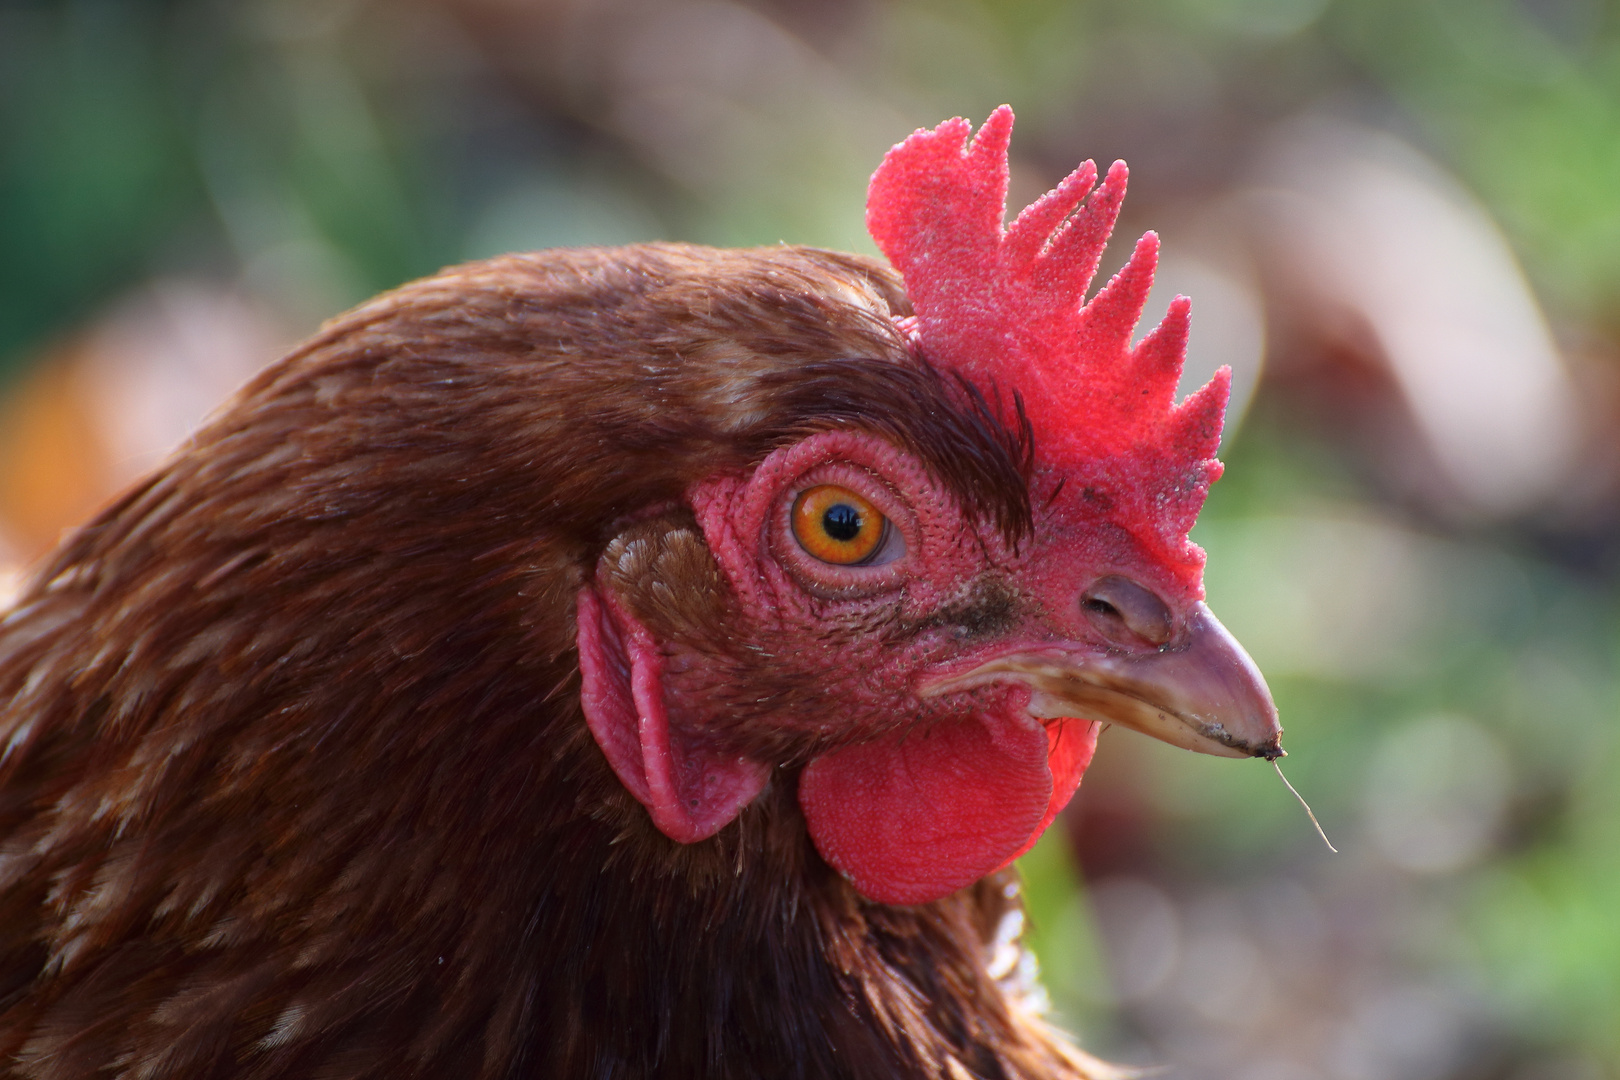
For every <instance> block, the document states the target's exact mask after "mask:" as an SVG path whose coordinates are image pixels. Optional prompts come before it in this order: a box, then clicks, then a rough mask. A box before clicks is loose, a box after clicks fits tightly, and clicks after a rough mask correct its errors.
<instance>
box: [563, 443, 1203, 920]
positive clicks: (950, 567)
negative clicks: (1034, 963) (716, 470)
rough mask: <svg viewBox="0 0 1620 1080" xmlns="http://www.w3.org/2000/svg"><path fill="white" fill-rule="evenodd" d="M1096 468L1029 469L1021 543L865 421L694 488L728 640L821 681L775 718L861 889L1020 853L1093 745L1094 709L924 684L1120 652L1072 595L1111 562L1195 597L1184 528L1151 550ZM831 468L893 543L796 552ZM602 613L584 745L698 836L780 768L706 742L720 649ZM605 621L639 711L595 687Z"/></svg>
mask: <svg viewBox="0 0 1620 1080" xmlns="http://www.w3.org/2000/svg"><path fill="white" fill-rule="evenodd" d="M1101 480H1102V477H1101V475H1100V471H1099V476H1097V477H1094V478H1093V481H1094V482H1092V483H1090V484H1084V483H1078V484H1077V483H1074V482H1072V481H1068V480H1066V481H1065V482H1064V483H1063V484H1062V485H1061V487H1060V486H1059V484H1058V481H1057V478H1055V477H1050V476H1039V475H1038V476H1037V478H1036V481H1035V486H1034V489H1033V490H1034V491H1036V492H1037V493H1041V496H1042V497H1041V498H1038V499H1037V500H1036V506H1037V511H1036V519H1035V529H1034V533H1033V535H1032V536H1030V537H1027V538H1025V539H1024V540H1023V541H1022V542H1021V543H1020V544H1018V545H1017V547H1016V548H1015V547H1014V546H1013V545H1011V544H1010V543H1009V542H1008V540H1007V538H1006V537H1005V536H1004V535H1003V533H1002V532H1001V531H1000V530H999V529H997V528H996V527H994V526H992V525H990V524H989V523H986V522H983V521H978V520H975V519H972V518H970V517H967V516H965V515H964V514H963V512H962V511H961V509H960V508H959V506H958V504H957V502H956V500H955V499H954V498H953V497H952V496H951V495H950V494H949V493H948V492H947V491H946V490H945V489H944V487H943V486H942V485H940V484H939V483H937V482H936V481H935V480H934V479H933V478H932V477H930V476H929V475H928V474H927V473H926V472H925V471H924V469H923V468H922V466H921V465H920V464H919V463H918V462H917V461H916V460H915V459H914V458H913V457H911V456H910V455H909V454H907V453H905V452H903V451H901V450H899V449H896V448H895V447H894V446H892V445H890V444H889V443H887V442H885V441H883V440H881V439H879V438H877V437H874V436H871V435H867V434H864V433H859V432H853V431H842V432H831V433H825V434H820V435H815V436H812V437H810V438H807V439H805V440H803V441H802V442H800V443H797V444H795V445H793V446H789V447H786V448H783V449H781V450H778V451H776V452H774V453H772V454H771V455H770V456H769V457H767V458H766V459H765V460H764V461H763V462H762V463H761V464H760V466H759V467H758V468H757V469H756V470H755V471H754V472H753V473H752V474H751V475H749V476H718V477H713V478H711V479H709V480H706V481H704V482H702V483H699V484H697V485H695V486H694V488H693V489H692V490H691V491H690V492H689V502H690V506H691V508H692V510H693V512H694V514H695V516H696V518H697V521H698V524H699V526H700V528H701V529H702V532H703V535H704V539H705V540H706V542H707V544H708V547H709V550H710V551H711V552H712V554H713V557H714V559H715V561H716V563H717V564H718V566H719V569H720V572H721V574H722V576H723V578H724V579H725V582H726V584H727V585H728V586H729V588H730V590H731V591H732V592H733V594H734V595H735V597H736V600H737V603H736V605H735V610H736V611H737V612H738V613H739V618H740V620H741V623H740V625H736V626H734V627H732V628H730V631H729V633H730V635H731V636H732V637H733V639H734V642H736V643H737V646H738V647H740V651H742V652H744V653H747V654H749V655H756V656H759V655H763V656H770V657H772V658H774V662H775V664H776V673H777V675H778V677H786V678H789V679H791V678H792V677H794V676H802V677H804V678H807V679H814V680H818V681H819V682H820V683H821V684H822V686H823V693H822V694H821V695H820V696H819V698H818V699H817V700H818V702H820V704H819V705H811V706H809V707H806V708H805V709H803V711H801V712H799V713H797V714H795V713H792V712H789V713H785V714H780V713H779V714H776V715H774V716H773V719H772V722H773V723H775V724H776V725H779V726H780V728H781V729H782V730H783V731H784V732H792V733H796V734H798V735H800V736H802V737H804V744H805V745H810V746H813V747H815V748H816V749H815V750H814V751H812V753H811V755H810V758H809V761H808V763H807V764H806V767H805V769H804V771H803V773H802V776H801V779H800V803H801V805H802V807H803V809H804V812H805V816H806V820H807V823H808V826H809V830H810V835H811V838H812V840H813V841H814V842H815V844H816V846H817V849H818V850H819V851H820V852H821V854H822V855H823V857H825V858H826V859H827V860H828V862H830V863H831V864H832V865H833V866H834V867H836V868H837V869H838V870H840V871H841V872H842V873H844V874H845V876H847V877H848V878H849V879H850V880H851V881H852V882H853V883H854V884H855V886H856V887H857V888H858V889H859V890H860V891H861V892H862V893H863V894H864V895H866V896H868V897H870V898H872V899H875V900H879V901H883V902H888V903H919V902H923V901H926V900H930V899H934V898H937V897H939V896H942V895H944V894H946V893H949V892H951V891H954V890H955V889H957V888H960V887H962V886H964V885H967V884H969V883H971V882H973V881H975V880H977V879H978V878H980V877H982V876H984V875H985V874H986V873H989V872H991V871H993V870H995V869H996V868H998V867H1000V866H1002V865H1004V864H1006V863H1007V862H1008V861H1010V860H1011V859H1013V858H1016V857H1017V856H1018V855H1019V854H1021V853H1022V852H1024V851H1025V850H1027V849H1028V848H1029V846H1030V845H1032V844H1033V843H1034V841H1035V839H1036V838H1037V837H1038V836H1039V835H1040V833H1041V831H1042V830H1044V829H1045V827H1046V826H1047V825H1048V824H1049V823H1050V822H1051V820H1052V819H1053V817H1054V816H1055V815H1056V814H1057V812H1058V811H1059V810H1060V809H1061V808H1062V807H1063V805H1064V804H1065V803H1067V801H1068V800H1069V798H1070V797H1071V796H1072V795H1073V793H1074V790H1075V787H1076V786H1077V785H1078V784H1079V781H1080V776H1081V773H1082V772H1083V771H1084V769H1085V767H1086V765H1087V763H1089V761H1090V759H1091V754H1092V751H1093V749H1094V747H1095V743H1096V736H1097V728H1098V725H1097V724H1096V723H1095V722H1093V721H1091V720H1088V719H1086V718H1083V717H1082V718H1075V719H1071V720H1059V721H1042V720H1038V719H1036V718H1034V717H1032V716H1030V715H1029V713H1028V711H1027V706H1028V703H1029V698H1030V691H1029V690H1028V689H1027V688H1025V687H1023V686H1020V685H1017V684H1016V683H1009V684H1005V685H992V686H989V687H981V688H979V689H977V690H974V691H971V692H959V693H951V694H946V695H943V696H934V697H929V696H924V692H925V691H926V690H927V688H928V687H929V686H930V685H931V684H935V683H938V682H940V681H942V680H943V679H945V678H948V677H950V676H952V675H956V674H960V673H961V672H964V671H967V670H970V669H972V668H974V667H977V666H978V665H980V664H983V663H984V662H985V661H987V660H990V659H993V658H995V657H998V656H1005V655H1009V654H1013V653H1029V652H1032V651H1038V650H1054V651H1057V652H1060V653H1062V654H1063V655H1065V656H1068V657H1071V658H1072V657H1074V656H1075V655H1077V654H1083V653H1085V652H1087V651H1095V652H1098V653H1101V652H1108V651H1113V652H1116V653H1117V652H1118V651H1119V649H1120V646H1119V644H1118V643H1117V642H1112V643H1111V642H1109V641H1107V640H1106V639H1104V638H1103V637H1102V636H1101V635H1100V634H1099V633H1098V632H1097V631H1096V629H1095V628H1094V627H1093V626H1092V625H1091V623H1090V622H1088V621H1087V619H1086V618H1085V616H1084V613H1083V611H1082V608H1081V606H1080V597H1081V595H1082V593H1083V592H1084V590H1085V589H1086V588H1087V586H1089V585H1090V584H1091V583H1092V582H1094V581H1096V580H1097V579H1098V578H1101V577H1104V576H1107V575H1110V574H1118V575H1124V576H1127V577H1130V578H1131V579H1133V580H1135V581H1137V582H1139V583H1141V584H1143V585H1145V586H1146V587H1148V588H1150V589H1152V590H1154V591H1155V592H1157V593H1158V594H1159V595H1160V596H1161V597H1163V598H1165V599H1166V601H1167V602H1168V603H1170V605H1171V607H1172V611H1173V612H1180V611H1182V610H1184V609H1185V608H1187V607H1189V606H1190V605H1191V604H1193V603H1195V602H1197V601H1198V600H1199V599H1201V598H1202V591H1201V588H1200V587H1199V584H1198V576H1199V569H1200V567H1201V565H1202V552H1200V551H1199V550H1198V549H1197V548H1196V547H1195V546H1193V545H1191V544H1187V543H1184V544H1183V546H1182V548H1181V550H1179V551H1177V552H1175V553H1174V554H1176V555H1177V556H1179V558H1177V559H1175V560H1174V561H1167V560H1166V559H1165V558H1164V555H1165V554H1166V553H1164V552H1161V551H1159V550H1157V549H1158V548H1159V547H1162V544H1161V543H1160V542H1159V539H1158V538H1157V537H1151V536H1150V537H1139V536H1136V535H1133V534H1132V532H1131V531H1130V530H1129V529H1128V528H1126V527H1125V526H1124V525H1122V524H1120V523H1119V522H1118V521H1117V520H1115V519H1114V518H1113V517H1112V516H1111V515H1110V512H1109V508H1110V507H1111V506H1114V505H1117V503H1115V502H1114V501H1113V497H1112V496H1110V495H1109V494H1108V492H1107V491H1106V490H1105V489H1103V488H1102V487H1101V486H1100V482H1101ZM828 483H832V484H838V485H841V486H843V487H846V488H849V489H851V490H853V491H855V492H857V493H858V494H860V495H861V496H863V497H864V498H866V499H867V500H869V501H870V502H871V503H872V504H873V506H875V507H877V508H878V509H879V510H880V511H881V512H882V513H883V514H884V515H885V516H886V517H887V518H888V519H889V521H890V523H891V528H892V529H894V530H895V532H896V533H897V534H898V541H899V542H900V544H902V545H903V550H900V551H899V553H898V555H897V556H896V557H894V558H892V559H891V560H889V561H885V562H880V563H878V564H876V565H865V566H834V565H831V564H828V563H824V562H821V561H820V560H818V559H816V558H814V557H813V556H811V555H809V554H808V553H807V552H805V551H804V550H803V548H802V547H801V546H800V545H799V544H798V542H797V541H796V540H795V539H794V538H793V536H792V533H791V530H790V527H789V512H790V510H791V508H792V505H793V502H794V499H795V498H796V497H797V495H798V494H799V493H800V492H802V491H804V490H806V489H807V488H810V487H814V486H816V485H818V484H828ZM586 591H587V593H592V590H586ZM986 598H989V599H988V600H986ZM975 605H977V606H975ZM987 605H988V608H987ZM607 606H608V607H610V608H611V607H612V606H613V605H612V602H611V601H609V603H608V605H607ZM953 612H955V613H956V614H955V615H954V616H953ZM603 614H604V611H603V605H602V603H601V601H600V600H598V599H597V598H596V597H595V596H594V595H591V596H590V597H588V598H587V599H586V600H585V601H584V603H583V605H582V611H581V625H582V630H581V665H582V669H583V670H584V672H585V694H586V700H587V710H586V711H587V716H588V717H589V718H590V719H591V721H592V730H593V731H594V732H595V733H596V736H597V741H598V742H599V743H600V744H601V745H602V746H603V749H604V750H605V751H606V752H607V755H608V758H609V760H610V761H611V762H612V764H613V765H614V768H615V769H616V770H617V771H618V772H619V774H620V777H621V779H623V780H624V782H625V784H626V786H627V787H628V788H629V789H630V791H631V792H632V793H633V794H635V795H636V796H637V798H639V799H641V800H642V801H643V802H644V803H646V804H647V805H648V807H649V809H650V811H651V812H652V815H653V818H654V821H655V822H656V823H657V824H658V825H659V827H660V828H662V829H663V830H664V831H665V832H666V833H668V834H669V835H671V836H672V837H674V838H675V839H677V840H682V841H685V842H692V841H696V840H700V839H703V838H705V837H706V836H709V835H712V834H713V833H714V832H716V831H718V830H719V829H720V828H722V827H723V826H724V825H725V824H727V823H728V822H729V821H730V820H731V819H732V818H733V817H734V816H735V814H736V813H737V812H740V810H741V808H742V806H744V805H746V803H747V802H748V801H750V800H751V799H752V798H753V797H754V795H756V794H757V793H758V791H759V790H760V788H761V787H763V785H764V783H765V781H766V779H767V778H768V776H769V774H770V770H771V769H772V768H773V767H774V766H775V765H777V764H779V762H776V761H769V760H762V759H759V758H755V757H749V756H745V755H735V754H730V755H728V754H724V753H717V752H711V751H710V750H708V749H706V748H709V747H712V746H714V744H715V743H716V741H717V739H718V733H720V732H723V731H725V730H726V729H727V728H728V727H729V726H730V723H731V718H730V717H728V716H727V715H726V710H725V709H724V707H723V706H718V705H717V701H716V694H715V693H714V688H715V686H717V685H724V684H725V682H726V681H727V679H728V678H730V677H731V673H730V668H729V666H728V665H727V663H726V662H725V661H724V660H723V659H721V660H716V661H712V662H711V660H710V659H709V657H710V654H706V653H702V652H691V653H683V655H682V656H681V658H680V660H679V661H678V662H676V663H665V662H664V661H663V660H662V659H660V658H659V656H658V655H657V654H658V645H657V643H653V642H650V641H649V640H647V639H646V637H645V630H644V628H641V627H640V626H639V624H638V623H637V622H636V620H635V619H634V617H633V616H631V615H630V614H629V613H628V612H625V611H623V610H622V609H615V610H612V611H611V612H610V615H611V618H609V619H607V620H603V618H602V617H603ZM604 621H605V622H606V623H608V624H610V625H611V626H612V627H613V629H611V630H609V631H607V634H608V635H610V636H611V635H613V634H617V635H618V637H619V638H620V639H621V641H629V640H631V639H636V638H638V637H640V638H641V641H640V644H639V645H636V644H631V645H630V646H629V647H628V653H627V654H626V659H628V661H629V667H630V669H631V672H632V674H631V677H630V680H629V682H630V684H631V689H632V694H631V699H632V700H631V702H630V703H629V704H633V705H635V706H638V708H636V709H635V710H634V711H635V712H636V713H637V714H638V716H637V717H636V719H635V720H634V721H633V722H632V717H631V715H630V712H631V710H630V709H628V708H626V706H625V704H620V705H619V706H617V708H618V711H617V712H613V711H612V710H613V706H612V699H613V698H614V695H613V694H612V693H610V692H606V691H604V690H603V689H602V686H603V684H605V683H607V682H610V681H611V679H608V678H606V677H604V676H603V675H602V674H601V672H602V670H603V669H605V668H607V667H608V666H610V665H609V664H608V662H607V661H606V660H605V659H604V658H603V657H602V656H601V649H602V645H601V640H602V638H603V631H602V630H601V629H600V624H601V623H602V622H604ZM638 650H640V655H639V657H638V656H637V655H636V653H637V651H638ZM736 651H738V648H737V647H734V648H733V649H730V650H727V652H728V653H734V652H736ZM621 663H622V662H621ZM784 667H791V668H793V669H794V670H792V671H787V670H783V668H784ZM660 689H661V694H659V693H658V690H660ZM623 697H624V695H623V693H622V691H621V692H620V693H619V694H618V698H619V700H620V701H621V702H622V701H623ZM660 711H662V716H659V715H658V714H659V713H660ZM664 725H667V729H668V730H667V733H666V732H664V731H662V730H660V728H661V727H662V726H664ZM632 727H634V729H635V730H637V731H639V732H640V735H641V737H640V738H639V740H638V739H635V738H631V737H629V735H628V734H627V733H628V732H629V731H630V730H631V729H632ZM661 755H669V756H670V757H669V759H667V760H666V759H665V758H664V757H662V756H661ZM649 762H652V763H653V764H652V765H651V766H650V767H649V764H648V763H649ZM672 770H673V771H676V772H679V771H681V770H686V771H688V772H690V773H693V774H694V775H693V778H692V781H691V783H690V784H688V785H687V786H686V787H684V788H683V787H682V786H681V785H680V784H679V783H671V782H669V780H668V776H669V775H670V774H671V771H672ZM696 774H701V778H699V776H698V775H696Z"/></svg>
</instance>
